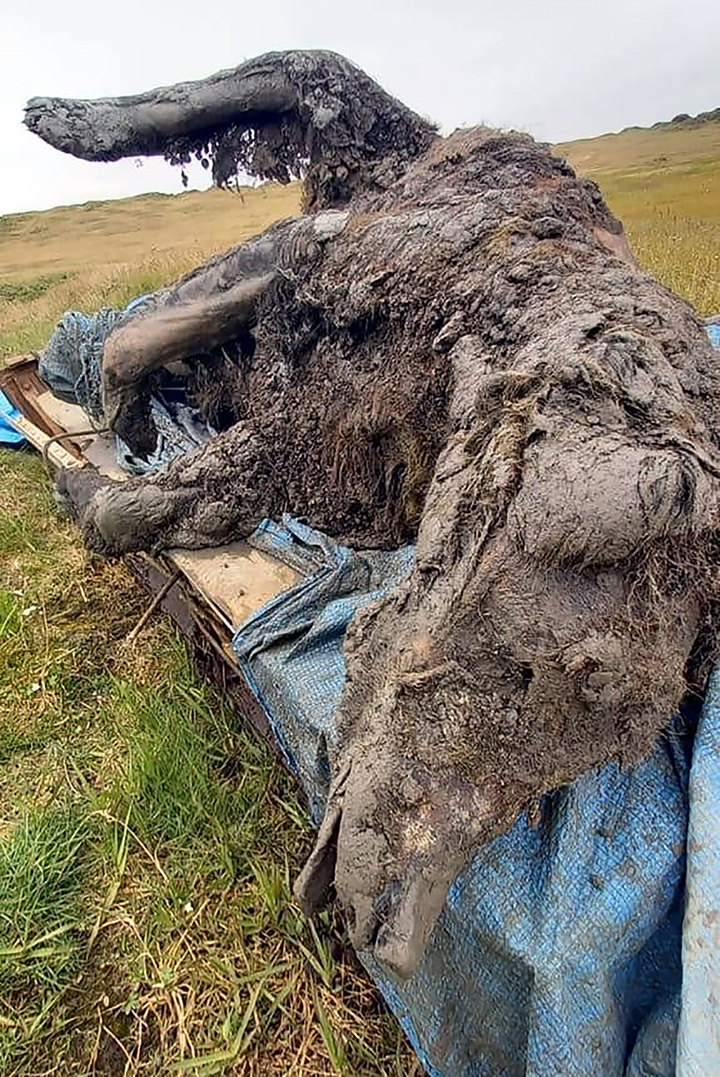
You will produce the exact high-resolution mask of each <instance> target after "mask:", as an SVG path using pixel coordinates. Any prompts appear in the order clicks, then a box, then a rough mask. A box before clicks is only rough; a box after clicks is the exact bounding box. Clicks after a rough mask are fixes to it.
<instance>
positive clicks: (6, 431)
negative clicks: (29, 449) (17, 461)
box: [0, 392, 25, 449]
mask: <svg viewBox="0 0 720 1077" xmlns="http://www.w3.org/2000/svg"><path fill="white" fill-rule="evenodd" d="M19 418H20V412H19V411H18V409H17V408H15V407H13V405H12V404H11V403H10V401H9V400H8V398H7V397H6V396H5V393H3V392H0V445H4V446H7V447H9V448H13V449H18V448H21V447H22V446H23V445H24V444H25V438H24V437H23V435H22V434H20V433H19V432H18V431H17V430H16V429H15V427H14V426H13V425H12V423H11V422H9V421H8V420H9V419H19Z"/></svg>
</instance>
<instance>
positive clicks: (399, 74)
mask: <svg viewBox="0 0 720 1077" xmlns="http://www.w3.org/2000/svg"><path fill="white" fill-rule="evenodd" d="M3 6H4V11H3V12H2V13H0V213H9V212H16V211H18V210H26V209H41V208H45V207H49V206H55V205H63V204H68V203H74V202H84V201H88V200H90V199H103V198H119V197H123V196H126V195H131V194H137V193H140V192H143V191H178V190H181V189H182V188H181V184H180V174H179V170H176V169H173V168H171V167H170V165H167V164H165V163H164V162H163V161H161V160H156V159H152V160H149V161H145V162H144V163H143V164H142V165H140V164H139V163H138V162H136V161H132V160H129V161H120V162H117V163H115V164H91V163H87V162H83V161H76V160H74V159H73V158H71V157H68V156H66V155H64V154H61V153H59V152H58V151H57V150H53V149H51V148H50V147H49V146H46V145H45V144H44V143H42V142H41V141H40V140H39V139H38V138H37V137H36V136H34V135H31V134H30V133H29V132H28V131H26V130H25V128H24V127H23V126H22V124H21V120H22V114H23V106H24V104H25V102H26V100H27V99H28V98H29V97H32V96H35V95H42V96H44V95H49V96H50V95H52V96H54V95H59V96H65V97H102V96H108V95H115V94H125V93H136V92H140V91H143V90H147V89H150V88H152V87H154V86H160V85H167V84H168V83H173V82H178V81H182V80H185V79H193V78H201V77H203V76H204V75H209V74H211V73H212V72H214V71H217V70H218V69H220V68H225V67H234V66H235V65H236V64H238V63H240V62H241V61H242V60H244V59H247V58H248V57H251V56H256V55H258V54H259V53H262V52H266V51H268V50H270V49H284V48H330V49H334V50H336V51H337V52H341V53H344V54H345V55H347V56H349V57H350V58H351V59H352V60H354V61H355V62H356V63H358V64H360V66H361V67H364V68H365V69H366V70H367V71H368V72H369V73H370V74H371V75H373V76H374V77H375V78H376V79H377V80H378V81H379V82H381V83H382V84H383V85H384V86H385V87H386V88H387V89H388V90H390V91H391V92H392V93H394V94H395V95H396V96H398V97H400V98H402V99H403V100H404V101H405V102H406V103H407V104H408V105H410V106H411V107H412V108H414V109H415V110H416V111H417V112H421V113H423V114H425V115H428V116H430V117H432V118H433V119H434V120H436V121H438V122H439V123H440V124H441V125H442V127H443V128H444V129H452V128H454V127H456V126H458V125H461V124H469V123H477V122H480V121H486V122H490V123H493V124H497V125H501V126H512V127H518V128H523V129H525V130H527V131H530V132H531V133H532V134H534V135H536V136H538V137H540V138H543V139H547V140H549V141H564V140H566V139H572V138H581V137H583V136H590V135H595V134H600V133H602V132H605V131H613V130H618V129H619V128H621V127H625V126H629V125H631V124H641V125H647V124H651V123H654V122H655V121H657V120H663V119H670V118H671V117H672V116H673V115H675V114H676V113H678V112H689V113H691V114H694V113H696V112H700V111H704V110H706V109H710V108H717V107H720V62H719V59H718V46H719V44H720V0H604V2H602V3H600V2H598V0H414V2H410V0H356V2H354V3H353V2H350V0H306V2H305V3H303V2H302V0H253V3H242V0H163V2H162V3H159V2H157V0H121V2H119V3H118V2H108V0H25V2H21V0H13V2H12V4H10V2H8V0H6V3H5V4H4V5H3ZM10 6H12V8H13V9H14V10H13V13H12V14H10V13H9V11H8V8H9V7H10ZM206 182H207V181H206V177H205V175H204V173H202V171H201V170H200V169H199V168H197V169H196V170H195V171H193V172H192V173H191V185H198V186H202V185H204V184H205V183H206Z"/></svg>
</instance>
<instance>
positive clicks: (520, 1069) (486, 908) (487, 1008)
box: [234, 518, 720, 1077]
mask: <svg viewBox="0 0 720 1077" xmlns="http://www.w3.org/2000/svg"><path fill="white" fill-rule="evenodd" d="M252 541H253V544H254V545H256V546H257V547H259V548H261V549H264V550H266V551H268V552H270V553H273V554H274V555H275V556H278V557H280V558H282V559H284V560H286V561H287V562H288V563H291V564H293V566H294V567H295V568H298V569H300V570H301V571H303V572H304V573H305V575H304V578H303V579H302V580H301V582H300V583H299V584H297V585H296V586H295V587H294V588H292V589H291V590H289V591H287V592H284V593H283V594H282V595H280V596H279V597H278V598H276V599H275V600H274V601H273V602H271V603H270V604H269V605H268V606H266V607H265V608H264V609H262V610H260V611H259V612H258V613H257V614H256V615H254V616H253V617H251V618H250V619H249V620H248V621H247V622H245V624H244V625H242V626H241V627H240V629H239V630H238V631H237V633H236V636H235V639H234V649H235V653H236V655H237V657H238V660H239V662H240V664H241V666H242V669H243V671H244V673H245V675H246V678H247V680H248V682H249V684H250V685H251V687H252V689H253V691H254V692H255V694H256V696H257V698H258V699H259V700H260V702H261V704H262V706H263V708H264V710H265V713H266V714H267V716H268V718H269V720H270V723H271V725H272V727H273V729H274V731H275V735H276V737H277V739H278V742H279V744H280V745H281V747H282V750H283V752H284V753H285V756H286V759H287V760H288V762H289V764H290V766H291V767H292V769H293V770H294V772H295V773H296V774H297V775H298V777H299V779H300V781H301V782H302V785H303V788H304V789H305V791H306V793H307V795H308V799H309V802H310V806H311V812H312V815H313V818H314V820H315V822H316V823H317V822H318V821H319V820H320V818H321V817H322V813H323V810H324V805H325V800H326V797H327V792H328V785H329V769H328V751H329V749H330V748H331V746H332V745H333V743H334V742H335V737H336V724H335V718H336V714H337V708H338V705H339V702H340V695H341V693H342V688H343V683H344V662H343V657H342V639H343V635H344V631H345V628H346V627H347V624H348V623H349V621H350V618H351V617H352V616H353V614H354V612H355V611H356V610H357V609H358V608H359V607H360V606H362V605H363V604H364V603H366V602H369V601H372V600H373V599H375V598H377V597H379V596H381V595H382V593H383V592H384V591H385V590H387V589H388V588H390V587H392V586H394V585H395V584H396V583H397V582H398V581H399V580H400V579H401V578H402V576H403V575H404V574H405V573H406V572H407V570H408V568H409V566H410V564H411V563H412V550H411V549H409V548H408V549H405V550H401V551H398V552H397V553H395V554H384V553H381V554H377V553H372V554H362V553H356V552H354V551H351V550H348V549H344V548H342V547H338V546H337V545H336V544H335V543H333V542H332V541H331V540H330V539H328V538H327V537H326V536H324V535H320V534H318V533H317V532H314V531H312V530H311V529H310V528H308V527H306V526H305V525H304V524H301V523H299V522H298V521H297V520H293V519H291V518H286V519H285V520H284V521H283V525H282V526H278V525H276V524H271V523H265V524H264V525H263V526H262V527H261V528H260V529H259V530H258V531H257V532H256V533H255V535H254V536H253V539H252ZM718 747H720V675H718V674H716V675H715V676H714V678H713V681H712V684H711V686H710V690H709V692H708V697H707V701H706V704H705V708H704V711H703V714H702V718H701V721H700V724H699V727H698V729H697V731H695V730H692V729H681V728H680V726H679V721H675V722H671V723H670V724H669V726H668V729H667V732H666V734H665V736H664V737H663V738H662V739H661V740H660V742H659V743H658V745H657V747H656V748H655V750H654V751H653V753H652V755H651V756H650V757H649V758H648V759H647V760H646V761H645V762H644V763H643V764H641V765H640V766H639V767H637V768H635V769H634V770H633V771H631V772H630V773H626V774H623V773H621V772H620V771H619V769H618V767H617V766H616V765H615V764H611V765H609V766H606V767H604V768H602V769H601V770H599V771H596V772H592V773H590V774H587V775H585V776H584V777H583V778H581V779H580V780H579V781H577V782H576V783H575V784H574V785H572V786H570V787H569V788H567V789H563V790H561V791H559V792H557V793H554V794H552V795H550V796H547V797H545V798H544V801H543V804H542V817H541V822H540V825H539V826H538V827H537V828H535V829H532V828H530V827H529V826H528V825H527V822H526V821H525V819H524V818H523V819H520V820H519V821H518V822H517V823H516V825H515V826H514V827H513V829H512V830H511V831H510V832H509V833H508V834H505V835H503V836H502V837H500V838H498V839H496V840H495V841H493V842H491V843H490V844H489V845H488V846H486V847H485V848H484V849H482V850H481V851H480V852H479V853H477V854H476V856H475V857H474V859H473V860H472V862H471V863H470V865H469V866H468V868H467V869H466V870H465V871H464V872H463V873H462V875H461V876H460V877H459V878H458V879H457V880H456V882H455V884H454V885H453V887H452V889H451V891H450V894H449V896H448V900H447V903H446V906H445V909H444V912H443V913H442V915H441V917H440V921H439V923H438V925H437V927H436V929H435V931H434V933H433V935H432V938H431V940H430V944H429V946H428V949H427V951H426V953H425V956H424V959H423V961H422V964H421V966H420V969H419V970H418V972H417V973H416V974H415V975H414V976H413V977H412V979H411V980H410V981H409V982H407V983H401V982H398V981H397V980H395V979H394V978H393V976H392V975H391V974H390V973H389V972H388V970H386V969H384V968H383V967H382V966H380V965H379V964H378V963H377V962H376V961H375V960H374V959H373V958H372V956H371V955H370V954H360V957H361V960H362V961H363V963H364V964H365V966H366V968H367V969H368V971H369V972H370V974H371V975H372V977H373V979H374V980H375V982H376V983H377V985H378V987H379V988H380V990H381V991H382V993H383V995H384V996H385V998H386V1000H387V1002H388V1004H389V1005H390V1007H391V1008H392V1010H393V1011H394V1012H395V1014H396V1015H397V1017H398V1019H399V1020H400V1022H401V1024H402V1025H403V1027H404V1029H405V1031H406V1032H407V1034H408V1036H409V1038H410V1040H411V1042H412V1044H413V1046H414V1047H415V1049H416V1051H417V1053H418V1056H419V1058H420V1060H421V1061H422V1064H423V1065H424V1067H425V1069H426V1071H427V1072H428V1073H429V1074H431V1075H433V1077H436V1075H439V1077H521V1075H529V1077H558V1075H575V1074H577V1075H578V1077H581V1075H582V1077H586V1075H589V1074H593V1075H598V1077H611V1075H612V1077H615V1075H618V1077H620V1075H624V1077H648V1075H653V1077H666V1075H667V1077H670V1075H673V1074H676V1073H677V1074H678V1075H682V1077H687V1075H691V1074H692V1075H693V1077H695V1075H698V1077H699V1075H700V1074H720V1049H719V1045H718V1029H719V1027H720V1026H719V1025H718V1010H717V1008H716V1004H715V1002H714V1001H713V999H712V997H710V996H712V994H713V985H714V984H715V985H720V978H719V977H720V968H719V966H718V955H717V950H716V945H715V944H716V936H715V932H718V931H720V927H719V926H718V925H720V911H717V910H718V908H719V907H720V863H719V862H718V860H719V857H720V851H719V848H718V836H719V834H720V830H719V829H718V824H720V813H719V811H718V799H717V798H718V791H720V763H719V762H718ZM688 826H689V827H690V833H691V841H690V844H689V846H688V844H687V832H688ZM686 848H687V877H688V886H687V893H686V887H685V877H686ZM686 899H687V907H686V909H685V916H684V924H683V907H684V902H685V900H686ZM716 917H717V922H716V919H715V918H716ZM698 940H700V941H698ZM678 1026H679V1027H680V1030H681V1035H680V1037H679V1039H678ZM678 1048H679V1051H678Z"/></svg>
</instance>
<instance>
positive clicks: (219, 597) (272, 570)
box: [168, 542, 300, 629]
mask: <svg viewBox="0 0 720 1077" xmlns="http://www.w3.org/2000/svg"><path fill="white" fill-rule="evenodd" d="M168 559H169V560H171V561H172V563H173V564H174V565H176V566H177V567H178V568H180V569H182V571H183V573H184V574H185V576H186V577H187V579H188V580H190V582H191V583H192V584H193V585H194V586H195V587H196V589H197V590H198V591H199V592H200V594H201V595H203V597H204V598H206V599H207V600H208V601H209V602H212V604H213V605H214V606H215V607H216V608H217V609H219V610H220V612H221V613H222V614H223V615H224V619H225V621H226V623H227V625H228V627H229V628H231V629H233V628H237V627H238V626H239V625H241V624H242V623H243V621H245V620H247V618H248V617H250V616H251V615H252V614H253V613H256V612H257V611H258V610H259V609H261V608H262V606H264V605H265V604H266V603H267V602H270V600H271V599H273V598H275V597H276V596H277V595H279V594H280V593H281V591H285V590H287V588H288V587H293V586H294V585H295V584H296V583H297V582H298V580H299V579H300V576H299V575H298V573H297V572H295V570H294V569H292V568H290V567H289V566H288V565H285V564H283V562H282V561H278V560H277V559H276V558H275V557H270V556H269V555H268V554H266V553H261V551H260V550H254V549H253V548H252V546H248V544H247V543H246V542H231V543H229V544H228V545H227V546H215V547H212V548H211V549H207V550H170V551H169V552H168Z"/></svg>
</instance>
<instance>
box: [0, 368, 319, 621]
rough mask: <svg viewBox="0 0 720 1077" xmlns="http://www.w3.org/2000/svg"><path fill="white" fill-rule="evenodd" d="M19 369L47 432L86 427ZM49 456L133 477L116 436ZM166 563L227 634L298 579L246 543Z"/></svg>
mask: <svg viewBox="0 0 720 1077" xmlns="http://www.w3.org/2000/svg"><path fill="white" fill-rule="evenodd" d="M15 369H16V370H18V369H22V370H23V372H24V375H25V381H26V384H25V385H23V387H22V388H25V390H26V392H27V386H28V385H32V407H33V409H35V410H36V411H37V413H38V417H39V420H40V421H41V422H42V424H43V427H46V428H48V429H53V430H55V429H61V430H63V431H65V432H67V433H73V432H75V431H78V430H85V429H87V428H88V425H89V421H88V418H87V416H86V415H85V413H84V412H83V410H82V409H81V408H79V407H77V406H76V405H73V404H66V403H64V402H63V401H61V400H58V399H57V398H56V397H54V396H53V395H52V393H50V392H48V391H46V390H45V389H44V387H42V388H43V391H42V392H37V387H36V386H35V384H34V381H33V378H35V379H36V380H37V382H38V384H39V385H40V386H42V383H41V382H39V379H37V375H36V373H35V370H34V367H33V363H32V361H27V360H24V361H21V362H20V363H18V364H17V365H16V367H15ZM28 395H29V394H28ZM28 403H29V400H27V399H25V397H24V394H21V399H20V400H18V401H17V402H16V407H19V408H20V410H21V411H22V410H23V404H26V405H27V404H28ZM13 425H16V427H17V429H18V430H20V431H21V432H22V433H23V434H24V435H25V437H26V438H27V439H28V441H29V442H30V443H31V444H32V445H34V446H35V448H37V449H39V450H40V451H42V450H43V448H44V447H45V446H46V445H47V443H48V442H49V441H50V440H51V439H50V437H49V436H48V434H47V433H45V432H44V430H43V429H40V427H39V426H36V425H35V424H34V423H31V422H30V421H29V420H28V419H26V418H25V417H24V416H23V417H21V418H20V419H18V420H17V421H16V423H13ZM81 443H82V442H81ZM48 456H49V458H50V460H51V461H52V462H53V464H54V465H55V466H56V467H81V466H82V465H83V463H85V462H87V463H90V464H91V465H92V466H94V467H96V468H97V470H98V471H99V472H100V474H102V475H106V476H107V477H108V478H112V479H116V480H118V481H124V480H127V479H128V477H129V476H128V474H127V472H125V471H123V470H122V469H121V468H120V467H119V465H118V463H117V457H116V454H115V439H114V437H112V435H108V434H99V435H94V436H93V437H92V438H91V439H89V438H88V439H86V440H85V442H84V443H83V444H82V458H81V459H78V458H77V457H76V456H74V455H73V453H72V451H70V450H69V449H68V448H65V447H64V445H60V444H57V443H54V444H52V445H51V446H50V448H49V450H48ZM165 560H166V561H167V562H168V564H170V565H171V566H174V567H175V568H179V569H180V570H181V571H182V573H183V575H184V576H185V578H186V580H187V581H188V583H189V584H190V585H191V586H192V588H193V589H194V591H195V592H196V593H197V594H198V595H199V596H200V597H201V598H202V600H203V601H205V602H206V603H207V604H208V606H209V607H210V608H211V609H212V611H213V613H214V615H215V616H216V617H217V618H218V620H219V621H220V622H221V623H222V624H223V625H224V626H225V628H226V629H227V630H228V631H229V632H232V630H233V629H235V628H237V627H238V626H239V625H241V624H242V622H243V621H245V620H247V618H248V617H250V616H251V615H252V614H253V613H256V612H257V611H258V610H259V609H261V608H262V606H264V605H265V604H266V603H267V602H269V601H270V600H271V599H273V598H275V597H276V596H277V595H279V594H280V593H281V592H282V591H284V590H286V589H287V588H288V587H292V586H293V585H294V584H295V583H297V581H298V580H299V579H300V576H299V574H298V573H297V572H296V571H295V570H294V569H292V568H290V567H289V566H287V565H286V564H284V563H283V562H282V561H279V560H277V559H276V558H274V557H271V556H270V555H269V554H265V553H261V552H260V551H259V550H254V549H253V548H252V547H251V546H249V545H248V544H247V543H246V542H233V543H230V544H229V545H227V546H216V547H212V548H211V549H205V550H179V549H176V550H171V551H168V552H167V553H166V554H165ZM228 642H229V641H228Z"/></svg>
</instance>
